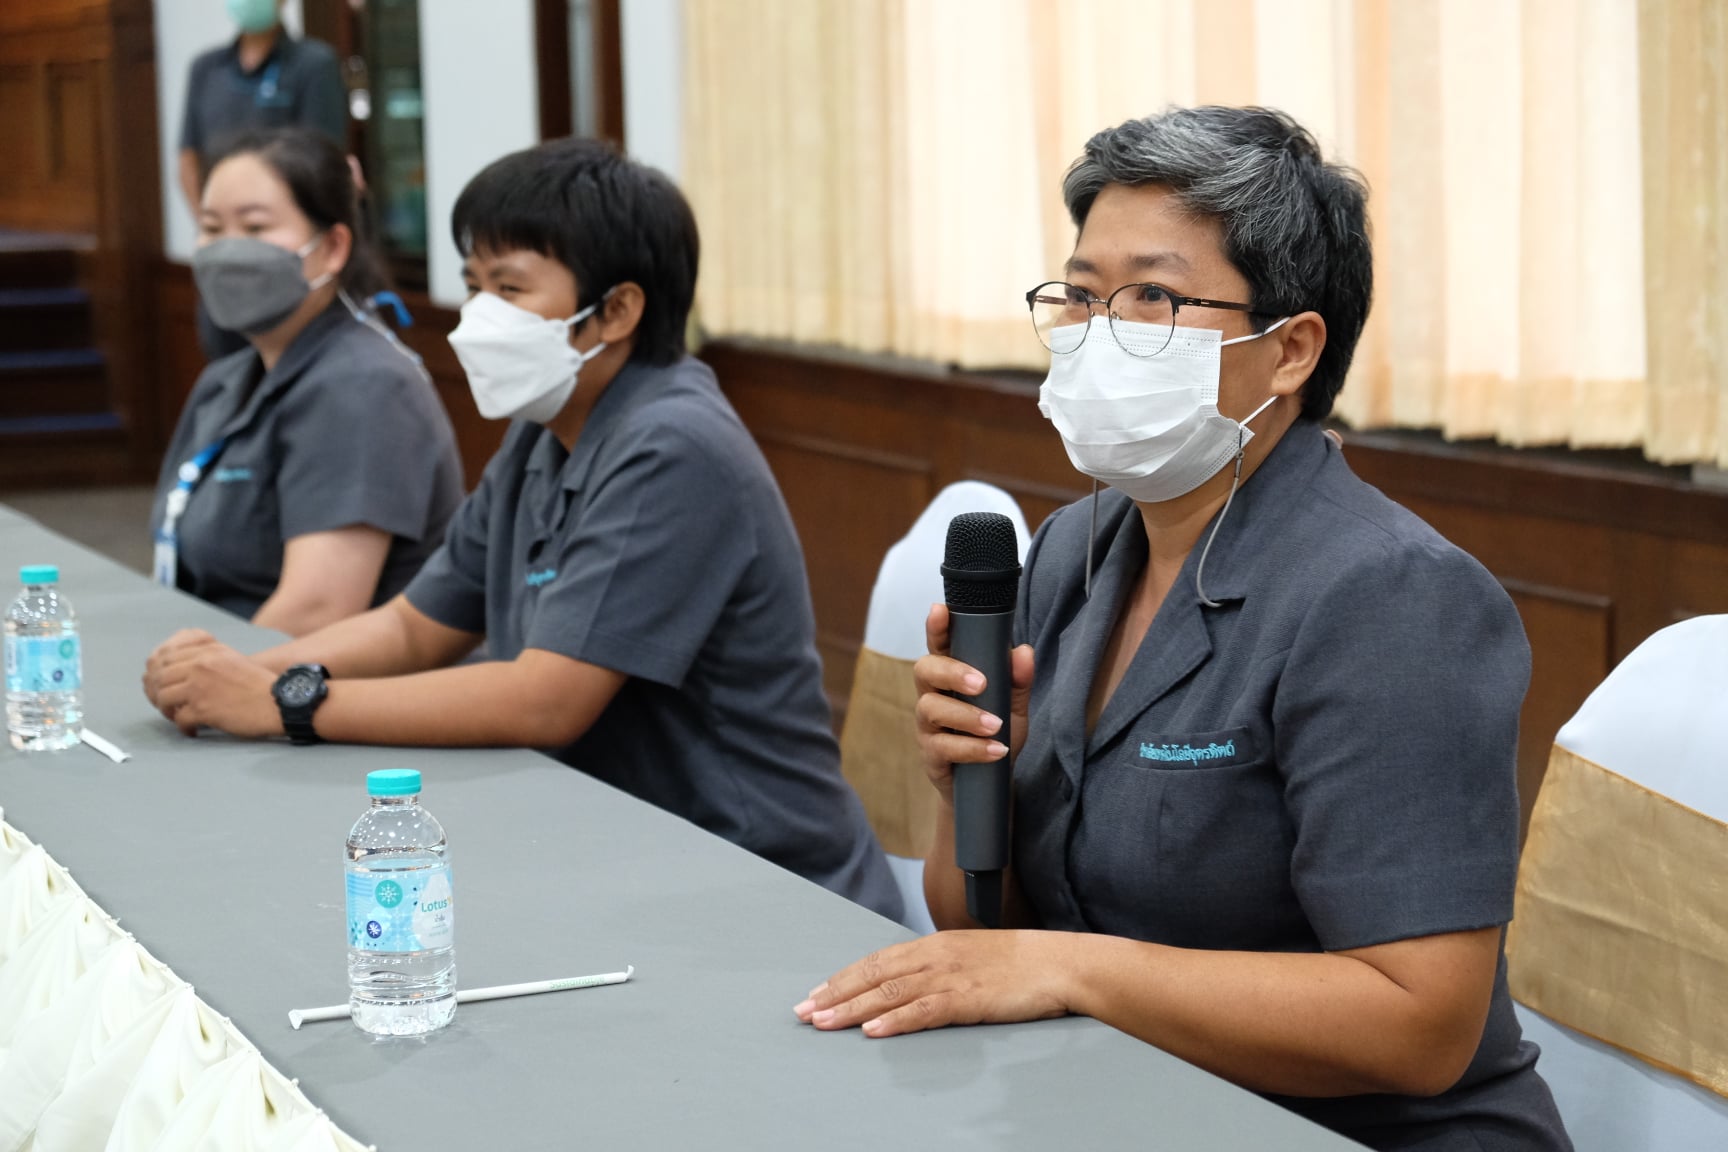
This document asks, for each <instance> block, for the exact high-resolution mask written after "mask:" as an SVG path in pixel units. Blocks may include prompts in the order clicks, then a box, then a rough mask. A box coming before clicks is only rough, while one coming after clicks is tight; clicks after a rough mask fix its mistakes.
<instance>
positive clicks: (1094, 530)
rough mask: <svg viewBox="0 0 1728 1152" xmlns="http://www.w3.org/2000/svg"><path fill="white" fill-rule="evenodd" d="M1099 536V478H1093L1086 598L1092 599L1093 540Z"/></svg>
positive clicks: (1088, 535) (1087, 530) (1087, 545)
mask: <svg viewBox="0 0 1728 1152" xmlns="http://www.w3.org/2000/svg"><path fill="white" fill-rule="evenodd" d="M1097 536H1098V478H1097V477H1096V476H1094V477H1093V478H1092V522H1091V523H1090V524H1089V525H1087V528H1086V599H1088V600H1090V599H1092V542H1093V540H1095V539H1097Z"/></svg>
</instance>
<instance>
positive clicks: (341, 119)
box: [180, 32, 348, 160]
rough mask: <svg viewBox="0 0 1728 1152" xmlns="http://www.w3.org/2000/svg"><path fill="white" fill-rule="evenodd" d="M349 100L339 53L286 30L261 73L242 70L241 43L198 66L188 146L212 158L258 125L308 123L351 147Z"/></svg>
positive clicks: (183, 126)
mask: <svg viewBox="0 0 1728 1152" xmlns="http://www.w3.org/2000/svg"><path fill="white" fill-rule="evenodd" d="M347 104H348V97H347V93H346V92H345V91H344V90H343V87H342V73H341V70H340V69H339V68H338V67H337V65H336V53H335V52H334V51H332V50H331V48H330V46H329V45H328V44H326V43H324V42H323V41H321V40H294V39H291V38H290V37H289V36H288V34H287V33H286V32H284V33H280V34H279V35H278V36H277V38H276V46H275V47H274V48H272V49H271V50H270V55H268V56H266V57H265V58H264V62H263V63H262V64H260V65H259V66H258V67H257V69H256V70H254V71H252V72H243V71H241V70H240V41H239V40H238V39H236V40H234V41H233V42H231V43H228V44H224V45H223V46H222V47H220V48H212V49H210V50H209V51H208V52H204V53H202V54H201V55H199V56H198V58H197V59H195V60H193V61H192V71H191V73H190V74H189V75H188V77H187V81H186V111H185V115H184V116H182V117H181V120H180V147H182V148H190V149H191V150H192V151H194V152H196V153H198V157H199V159H200V160H206V159H208V158H209V156H210V154H211V152H212V151H213V150H214V149H216V148H218V147H220V146H221V144H222V142H223V140H225V139H226V138H227V137H229V136H232V135H234V134H236V133H239V132H242V131H245V130H247V129H251V128H280V127H282V126H284V125H288V124H301V125H304V126H306V127H308V128H315V129H317V130H318V131H320V132H322V133H324V135H326V136H328V137H330V139H331V140H334V141H335V142H336V143H337V145H338V146H340V147H344V148H346V147H347V141H348V107H347Z"/></svg>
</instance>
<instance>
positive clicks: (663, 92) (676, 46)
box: [618, 0, 684, 180]
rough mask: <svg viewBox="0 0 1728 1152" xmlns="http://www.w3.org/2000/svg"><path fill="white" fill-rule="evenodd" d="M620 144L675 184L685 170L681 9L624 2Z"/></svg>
mask: <svg viewBox="0 0 1728 1152" xmlns="http://www.w3.org/2000/svg"><path fill="white" fill-rule="evenodd" d="M619 7H620V9H621V12H620V17H621V19H620V24H621V27H620V28H619V33H618V34H619V38H620V39H621V40H622V41H623V57H624V60H623V63H624V139H625V141H626V142H627V145H628V147H629V150H630V155H632V156H634V157H635V158H636V159H638V160H640V161H642V162H643V163H644V164H652V165H653V166H654V167H656V168H658V169H660V171H662V172H664V173H666V175H668V176H670V177H672V179H674V180H676V179H678V178H679V175H680V174H681V173H682V172H683V170H684V155H683V153H684V134H683V127H684V114H683V108H682V104H683V99H684V36H683V31H684V6H683V4H682V3H681V0H623V3H622V4H621V5H619Z"/></svg>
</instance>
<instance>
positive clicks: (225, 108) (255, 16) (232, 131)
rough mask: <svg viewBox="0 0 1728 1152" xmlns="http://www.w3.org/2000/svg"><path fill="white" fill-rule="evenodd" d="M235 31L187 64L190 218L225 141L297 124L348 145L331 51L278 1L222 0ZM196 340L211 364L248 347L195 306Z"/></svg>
mask: <svg viewBox="0 0 1728 1152" xmlns="http://www.w3.org/2000/svg"><path fill="white" fill-rule="evenodd" d="M227 5H228V15H229V16H230V17H231V18H232V19H233V21H234V23H235V25H236V26H237V27H238V28H239V30H240V34H239V36H237V37H236V38H235V39H234V40H233V41H232V42H231V43H228V44H224V45H222V46H221V47H219V48H212V49H210V50H209V51H208V52H205V53H203V54H202V55H200V56H199V57H198V58H197V59H196V60H194V61H192V69H191V72H190V74H189V75H188V77H187V81H186V109H185V112H184V114H183V115H182V117H181V120H180V191H181V192H182V193H183V194H184V195H185V197H186V204H187V207H188V208H190V209H191V211H192V214H193V216H194V217H196V216H197V214H198V198H199V190H200V188H201V187H202V184H203V177H204V172H205V171H206V170H207V167H208V165H209V163H210V160H211V158H212V156H213V155H214V154H215V152H216V150H217V149H218V148H220V147H221V145H222V144H223V143H224V141H225V139H226V138H227V137H230V136H235V135H238V134H239V133H241V132H244V131H247V130H249V129H257V128H280V127H285V126H287V125H290V124H299V125H302V126H304V127H307V128H312V129H315V130H317V131H319V132H321V133H323V134H324V135H325V136H328V137H329V138H330V140H331V142H333V143H334V144H335V145H336V146H337V147H338V148H345V147H346V146H347V138H348V135H347V133H348V111H347V96H346V94H345V93H344V91H343V88H342V73H341V69H340V68H339V67H338V66H337V63H336V53H335V52H334V51H333V50H332V49H331V47H330V46H329V45H328V44H325V43H324V42H323V41H321V40H312V39H302V40H296V39H294V38H293V37H292V36H289V35H288V33H287V31H286V30H285V29H284V28H283V27H282V13H281V7H282V5H281V0H227ZM198 343H199V345H200V346H201V347H202V348H203V349H204V355H205V356H206V357H207V358H208V359H211V360H218V359H221V358H222V357H223V356H226V355H228V354H230V353H233V352H237V351H239V350H240V349H242V348H244V347H245V346H246V338H245V337H244V336H242V335H240V334H239V333H236V332H225V331H223V330H222V329H221V328H218V327H217V326H216V325H215V324H214V323H212V322H211V320H210V315H209V313H207V312H205V311H204V308H203V305H202V304H200V305H199V308H198Z"/></svg>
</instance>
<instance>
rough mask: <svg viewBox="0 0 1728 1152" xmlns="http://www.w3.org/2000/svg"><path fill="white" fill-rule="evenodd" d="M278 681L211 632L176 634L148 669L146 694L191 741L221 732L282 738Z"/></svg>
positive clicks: (146, 669) (160, 649) (145, 680)
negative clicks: (207, 731) (202, 731)
mask: <svg viewBox="0 0 1728 1152" xmlns="http://www.w3.org/2000/svg"><path fill="white" fill-rule="evenodd" d="M275 682H276V677H275V675H274V674H273V673H271V672H270V671H269V670H268V669H266V668H263V667H260V666H259V665H258V664H255V663H254V662H253V661H252V660H250V659H249V658H247V657H245V656H242V655H241V654H240V653H238V652H236V651H235V650H234V649H232V648H230V647H228V646H227V645H226V644H223V643H221V642H220V641H218V640H217V639H216V638H215V637H214V636H212V635H210V634H209V633H208V632H203V631H198V630H188V631H183V632H176V633H175V634H174V635H173V636H170V637H169V638H168V639H167V640H165V641H164V642H163V643H162V644H161V646H160V647H158V648H157V649H156V651H154V652H152V653H151V654H150V659H149V660H148V661H146V663H145V665H144V695H145V696H147V697H149V699H150V703H151V704H153V705H155V706H156V710H157V711H159V712H161V713H162V715H164V716H166V717H167V718H168V719H169V720H170V721H172V722H173V723H174V725H175V727H177V728H179V729H180V731H182V732H184V733H185V734H186V735H188V736H196V735H197V734H198V729H199V728H201V727H203V728H219V729H221V730H222V731H224V732H227V733H230V734H232V735H235V736H245V737H254V738H255V737H261V736H280V735H281V734H282V716H281V712H280V711H279V710H278V709H277V707H276V701H275V698H274V697H273V696H272V695H271V693H270V689H271V687H272V686H273V685H274V684H275Z"/></svg>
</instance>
